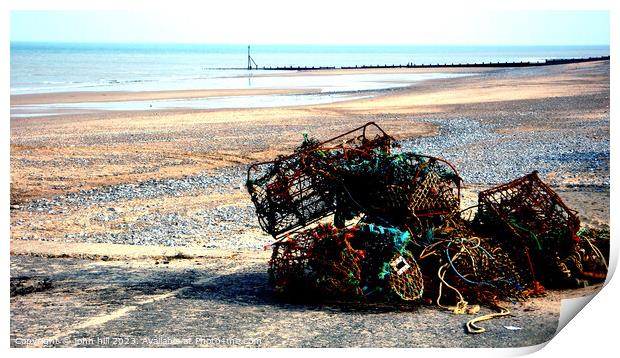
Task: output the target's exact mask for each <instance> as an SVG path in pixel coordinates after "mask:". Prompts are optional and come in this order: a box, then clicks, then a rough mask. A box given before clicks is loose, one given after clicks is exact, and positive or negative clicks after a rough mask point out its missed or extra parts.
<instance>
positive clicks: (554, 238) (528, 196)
mask: <svg viewBox="0 0 620 358" xmlns="http://www.w3.org/2000/svg"><path fill="white" fill-rule="evenodd" d="M478 200H479V205H480V209H479V215H478V220H479V221H480V223H481V224H482V226H483V227H485V228H486V229H487V230H488V231H496V234H497V232H499V233H500V235H496V236H497V237H498V239H500V240H502V241H503V244H504V248H505V249H506V250H509V251H510V252H511V254H513V255H515V256H517V257H520V258H521V260H526V261H525V262H523V265H527V267H530V268H531V271H532V272H531V273H532V276H533V277H534V278H539V279H541V280H542V281H544V282H546V283H553V281H556V280H557V279H558V275H561V272H560V271H565V270H564V269H563V268H561V267H559V266H558V265H559V263H560V261H561V260H562V259H563V258H565V257H567V256H569V255H570V253H571V252H572V251H573V250H574V244H575V242H576V240H577V236H576V233H577V230H578V229H579V218H578V217H577V215H576V211H574V210H572V209H569V208H568V207H567V206H566V204H564V202H562V200H561V199H560V197H559V196H558V195H557V194H556V193H555V192H554V191H553V190H552V189H551V188H550V187H549V186H548V185H546V184H545V183H544V182H542V180H540V178H539V177H538V173H537V172H533V173H531V174H528V175H526V176H524V177H522V178H519V179H517V180H514V181H512V182H510V183H507V184H504V185H501V186H498V187H496V188H492V189H489V190H485V191H482V192H480V194H479V198H478Z"/></svg>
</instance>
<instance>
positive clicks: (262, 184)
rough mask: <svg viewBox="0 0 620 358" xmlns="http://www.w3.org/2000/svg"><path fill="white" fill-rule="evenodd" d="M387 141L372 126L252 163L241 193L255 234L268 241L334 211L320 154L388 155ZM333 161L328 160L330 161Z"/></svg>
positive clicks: (389, 143)
mask: <svg viewBox="0 0 620 358" xmlns="http://www.w3.org/2000/svg"><path fill="white" fill-rule="evenodd" d="M392 141H393V138H392V137H390V136H389V135H387V134H386V133H385V132H384V131H383V129H381V127H379V126H378V125H377V124H376V123H374V122H369V123H366V124H365V125H363V126H361V127H358V128H355V129H353V130H351V131H349V132H346V133H344V134H341V135H339V136H336V137H334V138H331V139H329V140H326V141H324V142H320V143H311V144H308V145H307V146H305V147H302V148H300V149H299V150H298V151H296V152H295V153H294V154H291V155H289V156H285V157H279V158H278V159H276V160H272V161H267V162H261V163H255V164H252V165H251V166H250V167H249V168H248V175H247V182H246V185H247V188H248V192H249V193H250V197H251V199H252V202H253V203H254V205H255V207H256V215H257V216H258V221H259V224H260V226H261V228H262V229H263V230H264V231H265V232H267V233H269V234H270V235H272V236H273V237H274V238H277V237H282V236H283V234H285V233H287V232H291V231H293V230H295V229H299V228H302V227H305V226H307V225H309V224H311V223H313V222H316V221H318V220H320V219H322V218H324V217H326V216H328V215H330V214H331V213H332V212H333V211H334V209H335V200H336V198H335V193H334V192H333V190H332V187H331V185H330V183H329V182H328V180H327V178H326V177H324V176H322V175H317V172H320V171H321V165H322V164H324V163H322V161H321V160H317V158H320V156H321V155H323V154H324V151H326V150H329V152H330V153H331V154H334V153H336V154H337V156H338V157H343V158H348V157H349V156H355V155H360V154H363V153H370V152H371V151H373V150H375V149H377V150H382V151H384V152H389V151H390V148H391V144H392ZM334 159H336V158H331V160H334Z"/></svg>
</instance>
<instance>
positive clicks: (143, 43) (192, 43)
mask: <svg viewBox="0 0 620 358" xmlns="http://www.w3.org/2000/svg"><path fill="white" fill-rule="evenodd" d="M14 43H16V44H17V43H27V44H66V45H218V46H222V45H224V46H334V47H336V46H344V47H354V46H384V47H405V46H428V47H438V46H453V47H474V46H475V47H548V46H552V47H560V46H575V47H576V46H581V47H603V46H606V47H610V44H454V43H445V44H415V43H402V44H377V43H368V44H356V43H333V44H332V43H328V44H320V43H267V42H263V43H240V42H230V43H227V42H123V41H57V40H10V44H14Z"/></svg>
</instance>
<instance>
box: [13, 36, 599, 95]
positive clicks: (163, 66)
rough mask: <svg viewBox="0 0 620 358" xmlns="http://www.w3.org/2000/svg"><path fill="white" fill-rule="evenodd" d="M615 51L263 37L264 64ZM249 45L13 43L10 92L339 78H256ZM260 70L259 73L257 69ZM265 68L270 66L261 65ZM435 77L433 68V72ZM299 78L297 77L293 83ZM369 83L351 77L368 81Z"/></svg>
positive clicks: (259, 57) (537, 57) (256, 51)
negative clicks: (276, 41)
mask: <svg viewBox="0 0 620 358" xmlns="http://www.w3.org/2000/svg"><path fill="white" fill-rule="evenodd" d="M607 55H609V47H608V46H595V47H593V46H588V47H584V46H580V47H579V46H561V47H501V46H494V47H462V46H302V45H256V46H252V57H253V58H254V60H255V61H256V63H257V64H258V65H259V66H261V67H262V66H336V67H340V66H355V65H358V66H360V65H373V64H407V63H414V64H428V63H471V62H489V61H492V62H497V61H541V60H544V59H553V58H573V57H594V56H607ZM246 65H247V46H242V45H160V44H157V45H147V44H141V45H135V44H131V45H130V44H52V43H11V93H12V94H20V93H42V92H65V91H120V90H130V91H143V90H169V89H198V88H248V87H271V88H274V87H312V86H315V87H317V86H318V87H319V88H323V85H322V84H321V82H322V81H328V82H329V85H330V86H332V85H334V83H333V80H334V79H333V78H318V79H317V78H315V79H310V78H306V81H313V82H311V83H300V82H299V81H300V80H299V78H297V79H295V80H291V79H290V78H288V79H287V78H285V77H280V78H276V79H273V78H259V77H254V78H252V77H251V76H250V74H249V73H248V71H247V70H231V69H222V68H245V67H246ZM253 73H255V74H256V73H259V72H257V71H254V72H253ZM260 73H265V72H264V71H260ZM410 77H411V78H391V77H390V76H386V77H385V78H378V79H377V78H375V79H374V80H376V81H375V82H374V83H375V84H374V85H373V84H372V81H368V80H369V79H368V78H365V79H360V78H358V79H355V78H353V77H351V78H347V79H346V81H344V82H343V83H340V84H335V85H334V86H332V90H333V91H341V90H342V91H349V90H359V89H379V88H383V87H384V86H381V85H377V83H387V82H392V83H394V81H395V80H404V81H414V80H416V79H425V77H415V76H410ZM427 77H428V76H427ZM292 81H295V82H294V83H293V82H292ZM362 82H367V83H366V84H365V86H366V87H364V86H362V87H360V86H359V85H351V84H352V83H358V84H359V83H362Z"/></svg>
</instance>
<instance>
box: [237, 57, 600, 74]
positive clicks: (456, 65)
mask: <svg viewBox="0 0 620 358" xmlns="http://www.w3.org/2000/svg"><path fill="white" fill-rule="evenodd" d="M609 59H610V56H597V57H586V58H562V59H545V60H543V61H519V62H488V63H487V62H481V63H451V64H447V63H443V64H440V63H437V64H428V65H426V64H421V65H418V64H415V63H408V64H405V65H402V64H400V65H387V64H386V65H362V66H342V67H315V66H312V67H305V66H297V67H295V66H283V67H267V66H265V67H258V68H254V69H252V70H267V71H312V70H331V69H335V70H354V69H378V68H470V67H492V68H509V67H534V66H553V65H566V64H571V63H582V62H594V61H609ZM228 69H229V70H230V69H238V68H228ZM248 70H250V68H248Z"/></svg>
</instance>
